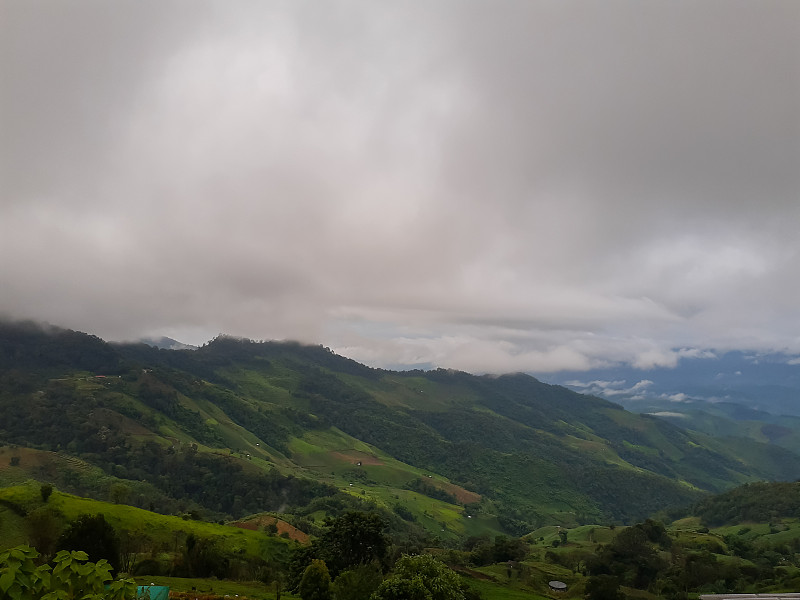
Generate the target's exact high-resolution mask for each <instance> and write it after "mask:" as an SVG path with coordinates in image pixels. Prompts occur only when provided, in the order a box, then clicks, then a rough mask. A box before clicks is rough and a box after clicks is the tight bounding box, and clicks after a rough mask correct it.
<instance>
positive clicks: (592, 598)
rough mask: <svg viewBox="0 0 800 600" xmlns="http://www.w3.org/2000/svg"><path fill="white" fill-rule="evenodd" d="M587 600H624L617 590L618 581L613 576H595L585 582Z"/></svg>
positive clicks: (623, 596)
mask: <svg viewBox="0 0 800 600" xmlns="http://www.w3.org/2000/svg"><path fill="white" fill-rule="evenodd" d="M586 599H587V600H625V595H624V594H623V593H622V592H621V591H620V589H619V579H617V578H616V577H614V576H613V575H595V576H594V577H589V580H588V581H587V582H586Z"/></svg>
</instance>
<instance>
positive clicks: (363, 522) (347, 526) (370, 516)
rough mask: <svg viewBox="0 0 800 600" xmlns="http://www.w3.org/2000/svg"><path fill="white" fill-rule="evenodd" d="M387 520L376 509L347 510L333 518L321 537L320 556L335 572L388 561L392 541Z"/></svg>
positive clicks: (383, 564)
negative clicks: (385, 522) (386, 523)
mask: <svg viewBox="0 0 800 600" xmlns="http://www.w3.org/2000/svg"><path fill="white" fill-rule="evenodd" d="M384 527H385V524H384V522H383V519H381V517H380V516H378V515H377V514H375V513H364V512H356V511H353V512H348V513H345V514H344V515H342V516H341V517H339V518H337V519H334V520H333V521H332V522H331V525H330V528H329V529H328V531H326V532H325V533H324V534H323V535H322V538H321V540H320V558H322V559H323V560H324V561H325V563H326V564H327V565H328V566H329V568H330V570H331V572H332V573H334V574H335V575H338V574H339V573H341V572H342V571H344V570H346V569H349V568H351V567H355V566H357V565H366V564H369V563H371V562H373V561H377V562H378V563H379V564H380V565H381V566H382V567H383V566H385V565H386V556H387V554H388V548H389V541H388V539H387V537H386V536H385V535H384V534H383V528H384Z"/></svg>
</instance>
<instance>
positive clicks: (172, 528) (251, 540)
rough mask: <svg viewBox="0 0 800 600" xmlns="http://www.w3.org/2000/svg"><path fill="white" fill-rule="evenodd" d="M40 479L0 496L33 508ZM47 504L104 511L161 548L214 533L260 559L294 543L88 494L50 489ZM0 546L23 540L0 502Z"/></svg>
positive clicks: (73, 512)
mask: <svg viewBox="0 0 800 600" xmlns="http://www.w3.org/2000/svg"><path fill="white" fill-rule="evenodd" d="M39 488H40V484H39V483H38V482H34V481H31V482H28V483H26V484H24V485H19V486H13V487H7V488H2V489H0V500H5V501H7V502H12V503H13V504H14V505H16V506H18V507H20V508H22V509H23V510H25V511H26V512H30V511H33V510H35V509H37V508H39V507H41V506H44V505H45V503H44V502H42V499H41V495H40V493H39ZM47 506H49V507H50V508H52V509H55V510H56V511H58V512H60V513H61V514H63V515H64V517H65V519H66V520H67V521H71V520H74V519H75V518H76V517H77V516H78V515H81V514H90V515H96V514H102V515H104V517H105V519H106V521H107V522H109V523H110V524H111V525H112V526H113V527H114V528H115V529H116V530H117V531H125V532H128V533H130V534H137V535H142V536H144V537H146V538H148V539H150V540H151V541H152V543H154V544H157V545H159V546H160V547H163V548H167V549H170V548H173V547H175V546H176V545H178V544H182V543H183V540H184V539H185V536H188V535H189V534H194V535H195V536H197V537H204V538H212V537H213V538H216V539H217V540H218V541H219V542H220V543H221V546H222V547H223V548H224V549H225V550H227V551H230V552H243V553H244V554H246V555H250V556H260V557H261V558H264V559H276V558H285V557H286V556H288V553H289V551H290V548H292V547H293V546H294V542H290V541H289V540H286V539H284V538H282V537H278V536H270V535H267V534H266V533H263V532H261V531H250V530H247V529H241V528H238V527H232V526H227V525H219V524H216V523H206V522H203V521H192V520H187V519H183V518H181V517H174V516H168V515H159V514H157V513H152V512H149V511H146V510H142V509H139V508H134V507H132V506H126V505H123V504H110V503H108V502H101V501H99V500H91V499H89V498H80V497H78V496H73V495H71V494H65V493H62V492H59V491H57V490H56V491H54V492H53V493H52V495H51V496H50V498H49V500H48V502H47ZM0 515H1V516H2V521H0V533H2V535H0V547H4V548H8V547H12V546H15V545H18V544H21V543H24V542H25V534H24V522H23V518H22V517H21V516H19V515H17V514H15V513H14V512H13V511H12V510H9V508H8V507H7V506H3V505H2V504H0Z"/></svg>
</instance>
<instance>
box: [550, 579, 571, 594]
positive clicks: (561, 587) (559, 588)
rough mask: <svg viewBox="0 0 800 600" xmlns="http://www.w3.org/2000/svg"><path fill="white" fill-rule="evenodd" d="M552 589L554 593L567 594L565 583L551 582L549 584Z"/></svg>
mask: <svg viewBox="0 0 800 600" xmlns="http://www.w3.org/2000/svg"><path fill="white" fill-rule="evenodd" d="M548 585H549V586H550V589H551V590H552V591H554V592H566V591H567V584H566V583H564V582H563V581H551V582H550V583H549V584H548Z"/></svg>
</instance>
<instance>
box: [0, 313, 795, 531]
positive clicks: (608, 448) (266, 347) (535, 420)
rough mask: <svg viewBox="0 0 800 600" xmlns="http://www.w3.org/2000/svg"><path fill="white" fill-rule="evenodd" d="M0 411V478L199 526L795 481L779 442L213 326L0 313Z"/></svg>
mask: <svg viewBox="0 0 800 600" xmlns="http://www.w3.org/2000/svg"><path fill="white" fill-rule="evenodd" d="M0 411H2V414H3V415H4V419H3V421H2V422H0V442H2V443H3V444H5V445H6V449H4V450H2V452H3V454H2V455H0V462H6V461H7V462H6V464H4V465H0V481H5V482H7V483H13V482H14V481H19V480H22V479H24V478H26V477H34V478H36V479H38V480H40V481H53V482H55V483H56V485H57V486H58V487H59V488H60V489H65V490H71V491H78V492H81V493H85V494H88V495H91V496H93V497H97V498H103V499H109V500H110V499H116V500H117V501H120V502H123V503H128V504H131V505H134V506H138V507H142V508H148V509H152V510H156V511H159V512H163V513H169V514H175V513H188V512H192V511H194V512H196V513H198V514H200V515H202V516H203V517H204V518H206V519H213V520H219V519H234V518H235V519H238V518H241V517H243V516H246V515H248V514H253V513H262V512H264V511H269V512H273V513H276V514H282V515H285V518H286V520H288V521H289V522H291V523H292V524H293V525H295V526H297V527H299V528H300V529H301V530H303V531H306V532H307V533H314V532H315V530H317V529H318V528H319V527H320V526H321V524H322V521H323V519H324V518H325V517H326V516H330V515H334V516H335V515H336V514H340V513H341V512H342V511H344V510H347V509H349V508H363V507H372V508H374V509H376V510H380V511H382V513H383V514H385V515H387V517H389V518H390V520H391V521H392V523H393V525H392V527H393V528H394V530H396V531H401V530H402V531H404V532H405V534H404V535H407V536H411V537H414V536H417V537H419V536H420V535H423V533H424V532H427V533H425V535H429V536H435V537H436V538H438V539H440V540H448V539H450V540H457V539H463V538H465V537H468V536H470V535H477V534H480V533H484V532H485V533H489V534H492V535H494V534H496V533H500V532H506V533H509V534H513V535H521V534H524V533H527V532H529V531H531V530H533V529H536V528H537V527H541V526H544V525H547V524H559V525H564V526H571V527H572V526H577V525H580V524H582V523H597V522H612V521H616V522H633V521H635V520H641V519H643V518H645V517H647V516H649V515H650V514H653V513H654V512H656V511H658V510H661V509H664V508H667V507H670V506H681V505H684V506H685V505H688V504H691V503H693V502H695V501H697V500H698V499H700V498H701V497H702V496H703V495H704V494H706V493H707V492H716V491H722V490H725V489H727V488H729V487H732V486H734V485H736V484H739V483H743V482H747V481H753V480H757V479H784V480H786V479H794V478H797V477H798V476H800V460H798V458H799V457H798V456H797V455H795V454H793V453H791V452H789V451H787V450H785V449H782V448H778V447H775V446H767V445H764V444H758V443H757V442H752V443H751V444H749V445H742V444H740V443H734V442H730V441H727V440H725V439H718V438H712V437H709V436H707V435H704V434H700V433H692V432H687V431H685V430H682V429H680V428H678V427H675V426H673V425H670V424H668V423H666V422H664V421H663V420H660V419H658V418H655V417H650V416H647V415H635V414H633V413H629V412H627V411H625V410H623V409H622V408H621V407H619V406H617V405H615V404H612V403H610V402H607V401H604V400H601V399H598V398H595V397H590V396H583V395H580V394H577V393H574V392H571V391H569V390H566V389H565V388H562V387H559V386H551V385H547V384H544V383H541V382H539V381H538V380H536V379H534V378H532V377H529V376H526V375H505V376H500V377H491V376H473V375H469V374H467V373H462V372H453V371H446V370H438V371H429V372H422V371H410V372H392V371H384V370H379V369H371V368H369V367H366V366H364V365H360V364H358V363H356V362H355V361H352V360H349V359H346V358H343V357H341V356H337V355H336V354H334V353H332V352H330V351H329V350H327V349H325V348H322V347H315V346H303V345H300V344H294V343H273V342H254V341H251V340H242V339H236V338H228V337H219V338H217V339H215V340H214V341H212V342H210V343H209V344H207V345H205V346H203V347H202V348H199V349H197V350H158V349H156V348H153V347H150V346H146V345H143V344H133V345H111V344H107V343H105V342H103V341H102V340H100V339H98V338H95V337H93V336H88V335H85V334H80V333H77V332H72V331H66V330H60V329H50V330H47V331H45V330H42V329H40V328H38V327H37V326H35V325H32V324H8V323H5V324H2V325H0ZM12 446H17V447H18V448H20V449H26V448H27V449H36V450H39V451H42V452H45V453H49V454H47V456H49V457H50V459H48V460H49V462H48V460H43V459H42V460H41V461H39V459H34V458H32V455H31V456H28V455H27V454H25V452H23V451H22V450H20V451H19V452H17V454H16V461H15V462H16V464H12V460H13V459H14V456H15V455H14V448H12ZM37 461H39V462H37ZM56 462H57V463H58V464H59V465H60V466H55V465H56ZM29 463H32V464H29Z"/></svg>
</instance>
